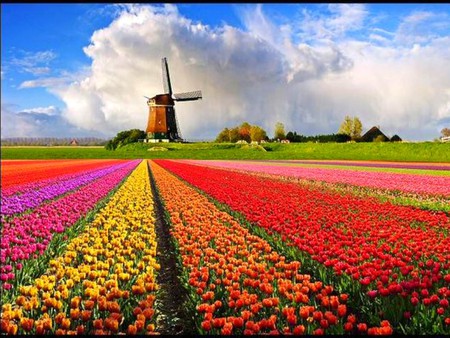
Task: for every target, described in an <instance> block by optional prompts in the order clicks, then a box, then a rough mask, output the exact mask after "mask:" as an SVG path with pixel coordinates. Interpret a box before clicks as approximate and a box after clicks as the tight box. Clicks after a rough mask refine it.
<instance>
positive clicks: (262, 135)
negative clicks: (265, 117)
mask: <svg viewBox="0 0 450 338" xmlns="http://www.w3.org/2000/svg"><path fill="white" fill-rule="evenodd" d="M266 137H267V133H266V131H265V130H264V129H262V128H261V127H259V126H251V127H250V139H251V140H252V141H256V142H261V141H262V140H265V139H266Z"/></svg>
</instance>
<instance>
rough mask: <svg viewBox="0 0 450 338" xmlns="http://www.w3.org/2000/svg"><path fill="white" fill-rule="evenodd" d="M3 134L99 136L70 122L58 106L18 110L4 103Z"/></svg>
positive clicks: (18, 135) (4, 135) (6, 135)
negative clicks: (61, 113)
mask: <svg viewBox="0 0 450 338" xmlns="http://www.w3.org/2000/svg"><path fill="white" fill-rule="evenodd" d="M1 135H2V138H9V137H85V136H86V137H87V136H99V134H98V133H95V134H92V133H89V131H86V130H84V129H82V128H78V127H75V126H73V125H71V124H70V123H68V122H67V121H66V120H65V119H64V118H63V117H61V115H60V111H59V109H58V108H57V107H54V106H49V107H36V108H30V109H23V110H18V107H17V106H14V105H9V104H4V103H2V105H1ZM102 136H105V135H104V134H103V135H102Z"/></svg>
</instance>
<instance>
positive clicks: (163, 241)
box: [149, 166, 196, 335]
mask: <svg viewBox="0 0 450 338" xmlns="http://www.w3.org/2000/svg"><path fill="white" fill-rule="evenodd" d="M149 173H150V184H151V188H152V193H153V200H154V212H155V217H156V221H155V230H156V238H157V252H156V258H157V261H158V263H159V264H160V266H161V268H160V270H159V271H158V275H157V277H156V281H157V283H158V285H159V290H158V295H157V301H156V304H155V307H156V309H157V310H158V316H157V327H158V329H159V333H160V334H162V335H194V334H195V333H196V332H195V324H194V319H193V318H192V316H190V315H189V314H188V313H187V312H186V311H185V309H186V308H185V306H184V304H185V302H186V301H187V300H188V294H187V290H186V289H185V288H184V287H183V285H182V284H181V282H180V280H179V278H178V276H181V271H180V269H179V267H178V266H177V259H176V256H175V247H174V244H173V242H172V236H171V234H170V226H169V224H168V223H167V222H166V219H165V216H164V207H163V204H162V201H161V198H160V196H159V193H158V191H157V188H156V183H155V179H154V177H153V174H152V172H151V169H150V166H149Z"/></svg>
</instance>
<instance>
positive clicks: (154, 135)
mask: <svg viewBox="0 0 450 338" xmlns="http://www.w3.org/2000/svg"><path fill="white" fill-rule="evenodd" d="M161 65H162V76H163V86H164V94H159V95H156V96H154V97H151V98H150V97H147V96H145V97H146V98H147V104H148V106H149V112H148V122H147V129H146V133H147V141H148V142H169V141H181V140H182V139H181V136H180V131H179V129H178V125H177V118H176V116H175V109H174V105H175V101H180V102H182V101H194V100H198V99H201V98H202V92H201V91H200V90H196V91H193V92H187V93H180V94H172V85H171V82H170V75H169V66H168V65H167V59H166V58H162V59H161Z"/></svg>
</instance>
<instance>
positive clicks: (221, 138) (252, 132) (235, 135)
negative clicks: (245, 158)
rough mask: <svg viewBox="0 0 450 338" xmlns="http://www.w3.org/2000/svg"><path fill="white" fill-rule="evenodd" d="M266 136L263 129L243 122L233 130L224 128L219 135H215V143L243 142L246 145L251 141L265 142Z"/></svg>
mask: <svg viewBox="0 0 450 338" xmlns="http://www.w3.org/2000/svg"><path fill="white" fill-rule="evenodd" d="M266 139H267V134H266V131H265V130H264V129H262V128H261V127H259V126H256V125H251V124H250V123H248V122H243V123H242V124H241V125H240V126H237V127H234V128H231V129H230V128H224V129H223V130H222V131H221V132H220V133H219V135H217V137H216V140H215V142H218V143H222V142H232V143H236V142H237V141H240V140H244V141H246V142H248V143H250V142H251V141H256V142H260V141H261V140H266Z"/></svg>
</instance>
